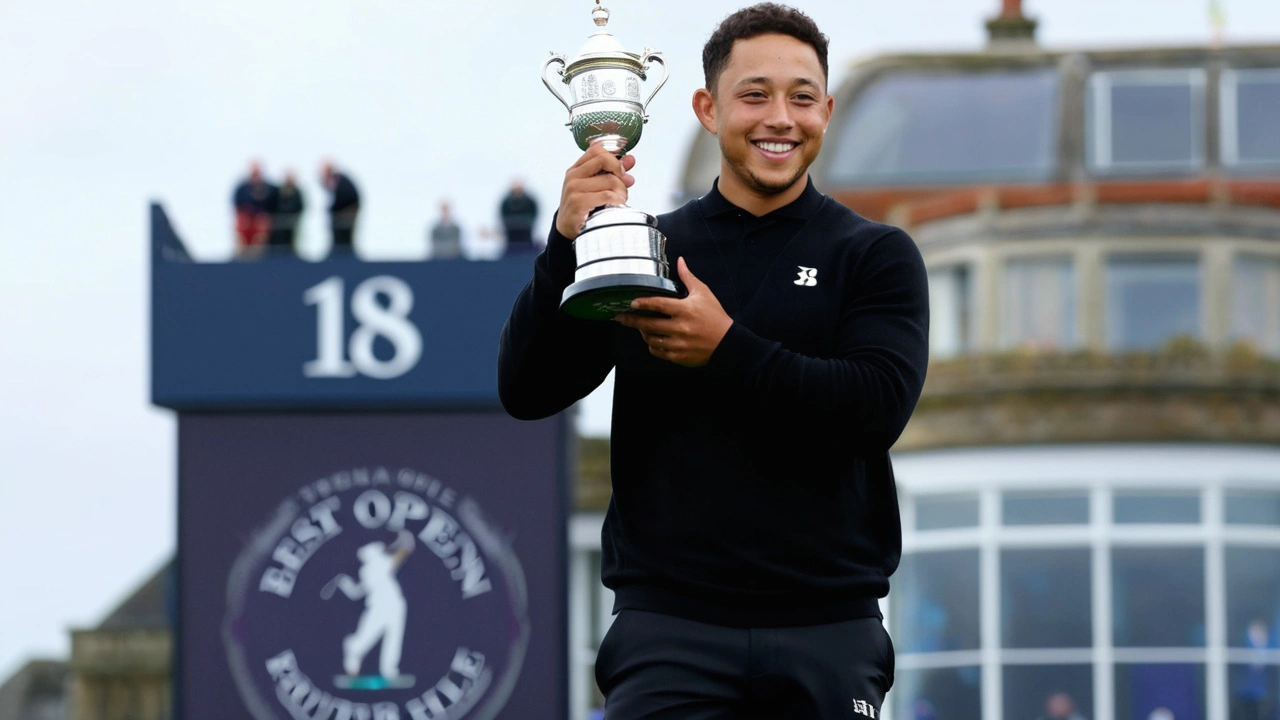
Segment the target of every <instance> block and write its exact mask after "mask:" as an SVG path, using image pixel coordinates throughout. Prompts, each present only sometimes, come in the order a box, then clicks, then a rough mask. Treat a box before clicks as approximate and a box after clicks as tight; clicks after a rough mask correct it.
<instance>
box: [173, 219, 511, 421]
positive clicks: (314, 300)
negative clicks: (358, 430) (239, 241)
mask: <svg viewBox="0 0 1280 720" xmlns="http://www.w3.org/2000/svg"><path fill="white" fill-rule="evenodd" d="M151 224H152V228H151V232H152V241H151V242H152V263H151V272H152V275H151V282H152V293H151V323H152V328H151V332H152V351H151V395H152V402H154V403H155V404H157V405H162V406H165V407H171V408H175V409H179V410H189V409H227V410H230V409H255V408H271V409H284V408H293V409H316V408H325V407H334V408H344V409H353V408H375V409H377V408H382V409H386V408H421V409H458V408H473V409H474V408H492V409H497V408H498V407H499V403H498V397H497V356H498V336H499V334H500V333H501V330H502V325H503V323H504V322H505V321H506V318H507V316H508V314H509V313H510V312H511V306H512V304H513V303H514V302H515V297H516V295H517V294H518V293H519V292H520V289H521V288H522V287H523V286H524V285H525V283H527V282H528V281H529V278H530V277H531V276H532V256H530V255H528V254H522V255H520V256H517V257H510V258H504V259H502V260H498V261H487V262H469V261H465V260H454V261H448V262H363V261H361V260H359V259H358V258H356V257H353V256H351V255H350V254H346V255H342V256H335V257H332V258H330V259H328V260H326V261H324V262H308V261H306V260H303V259H301V258H298V257H294V256H292V255H287V256H265V257H263V258H261V259H259V260H256V261H252V262H229V263H197V262H191V261H190V259H189V258H188V257H187V255H186V252H185V251H184V250H183V249H182V243H181V241H180V240H179V239H178V238H177V236H176V235H175V233H174V231H173V228H172V226H171V224H170V223H169V221H168V218H167V217H166V216H165V214H164V211H163V209H161V208H160V207H159V206H158V205H153V206H152V208H151Z"/></svg>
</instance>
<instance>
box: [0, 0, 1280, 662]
mask: <svg viewBox="0 0 1280 720" xmlns="http://www.w3.org/2000/svg"><path fill="white" fill-rule="evenodd" d="M1222 1H1223V3H1224V5H1225V7H1226V13H1227V22H1228V38H1229V40H1230V41H1232V42H1269V43H1277V44H1280V4H1278V2H1277V0H1222ZM999 4H1000V3H999V0H893V1H892V2H888V1H885V0H810V1H807V2H799V3H798V5H799V7H801V8H802V9H804V10H805V11H807V12H808V13H809V14H810V15H812V16H813V17H814V19H815V20H817V21H818V23H819V25H821V26H822V27H823V29H824V30H825V31H826V32H827V34H828V35H830V36H831V63H832V82H833V87H836V86H838V83H839V81H840V79H841V78H842V77H843V75H844V68H845V67H847V66H848V64H849V63H850V62H852V61H854V60H855V59H857V58H864V57H867V56H869V55H873V54H875V53H878V52H884V51H896V50H940V49H949V50H950V49H960V50H973V49H978V48H980V47H981V46H982V44H983V42H984V31H983V29H982V25H981V22H982V20H983V19H984V18H985V17H987V16H988V15H990V14H992V13H994V12H995V10H996V9H997V7H998V6H999ZM1208 4H1209V0H1027V1H1026V7H1027V11H1028V14H1030V15H1032V16H1034V17H1038V18H1039V19H1040V21H1041V32H1040V40H1041V42H1042V44H1044V45H1046V46H1049V47H1056V48H1064V47H1078V46H1106V45H1130V44H1160V45H1167V44H1181V43H1191V44H1203V43H1205V42H1207V40H1208V38H1209V36H1210V28H1209V21H1208V18H1209V11H1208ZM607 5H608V6H610V7H611V9H612V10H613V15H614V20H613V23H612V25H611V28H612V30H613V32H614V34H615V35H616V36H617V37H618V39H619V40H620V41H621V42H622V43H623V45H624V46H626V47H627V48H628V49H632V50H635V51H639V50H640V49H641V48H642V47H644V46H650V47H654V48H658V49H660V50H662V51H663V52H664V54H665V56H666V57H667V59H668V62H669V64H670V66H671V70H672V77H671V81H670V82H669V83H668V84H667V86H666V88H665V89H664V90H663V91H662V92H661V93H659V95H658V96H657V98H656V99H655V101H654V103H653V105H652V107H651V108H650V111H651V112H650V114H651V117H652V120H651V121H650V124H649V126H648V128H647V129H646V130H645V134H644V139H643V142H642V143H641V145H640V146H639V148H638V150H637V152H636V155H637V158H638V161H639V162H638V165H637V167H636V169H635V171H634V174H635V175H636V177H637V180H638V184H637V186H636V187H635V188H634V189H633V190H632V193H631V204H632V205H634V206H636V207H640V208H643V209H645V210H648V211H650V212H661V211H665V210H668V209H670V207H671V202H670V198H671V195H672V193H673V191H674V189H675V180H676V177H677V173H678V172H679V170H680V167H681V163H682V155H683V153H684V152H685V151H686V149H687V147H688V145H689V143H690V141H691V140H692V138H693V136H694V134H695V131H696V130H697V124H696V121H695V120H694V118H693V115H692V113H691V111H690V110H689V98H690V96H691V94H692V92H693V90H694V89H695V88H696V87H697V86H698V85H699V84H700V83H701V70H700V51H701V45H702V43H703V41H704V40H705V39H706V36H707V35H708V34H709V33H710V31H711V29H712V27H713V26H714V25H715V23H716V22H717V21H718V20H719V19H720V18H722V17H723V16H724V15H725V14H727V13H728V12H731V11H732V10H734V9H736V8H737V7H739V4H738V3H737V2H727V1H724V0H701V1H700V2H688V0H679V1H677V0H609V2H608V3H607ZM591 7H592V2H590V0H543V1H541V2H535V1H530V0H485V2H440V1H438V0H271V1H270V2H264V1H263V0H217V1H215V2H207V1H205V2H198V3H197V2H186V1H185V0H177V1H176V2H174V1H170V2H161V1H160V0H111V1H110V2H102V0H44V1H42V2H17V1H16V0H4V1H3V2H0V243H2V244H0V247H2V248H3V252H2V254H0V348H3V352H0V378H3V380H0V418H2V419H3V423H4V425H3V432H0V461H2V462H3V465H0V467H3V475H2V476H0V578H2V579H3V582H4V583H5V587H4V590H3V592H0V681H3V680H4V679H6V678H7V677H8V676H9V675H10V674H11V673H12V672H13V671H14V670H16V669H17V667H18V666H19V664H20V663H21V662H22V661H23V660H24V659H26V658H29V657H37V656H39V657H63V656H65V655H66V654H67V652H68V650H69V639H68V634H67V633H68V630H69V629H72V628H81V627H90V626H92V625H94V624H95V623H97V622H98V621H100V620H101V619H102V617H103V616H104V615H105V613H107V612H108V611H109V610H110V609H111V608H112V607H113V606H114V605H115V604H116V603H118V602H119V601H120V600H121V599H123V597H124V596H126V595H127V594H128V593H129V592H130V591H131V590H132V589H133V588H134V587H135V586H136V585H137V584H138V583H140V582H141V581H142V580H143V579H145V578H146V577H147V576H149V575H150V574H151V573H152V572H154V571H155V570H156V569H157V568H158V567H160V566H161V565H162V564H163V562H164V561H165V559H166V558H167V557H168V556H169V555H170V553H171V552H172V550H173V545H174V515H175V509H174V494H175V493H174V490H175V454H174V444H175V423H174V420H173V417H172V415H171V414H170V413H169V412H168V411H163V410H156V409H153V408H151V407H149V405H148V404H147V377H146V372H147V362H146V357H147V342H148V339H147V337H146V327H147V326H146V317H147V315H146V312H147V285H146V277H147V269H146V260H147V254H146V247H147V230H148V229H147V204H148V202H149V201H151V200H153V199H154V200H159V201H161V202H163V203H164V205H165V207H166V209H167V210H168V212H169V214H170V216H171V218H172V219H173V220H174V222H175V224H176V226H177V228H178V231H179V233H180V234H181V235H182V236H183V237H184V239H185V240H186V242H187V243H188V245H189V246H190V247H191V249H192V251H193V252H194V253H195V255H196V256H197V257H198V258H200V259H206V260H210V261H216V260H221V259H225V258H226V257H227V256H228V255H229V254H230V252H231V249H232V236H231V223H230V210H229V204H228V203H229V201H228V198H229V194H230V192H231V189H232V186H233V185H234V183H235V181H236V180H237V179H238V177H239V176H240V175H241V174H242V173H243V170H244V167H245V165H246V162H247V161H248V160H249V159H250V158H252V157H257V158H261V159H262V161H263V162H264V164H265V166H266V169H267V172H268V173H269V174H270V175H272V176H277V177H278V175H279V174H280V173H281V172H283V171H284V170H285V169H287V168H292V169H294V170H296V171H297V172H298V173H299V175H300V176H301V178H302V180H303V189H304V192H305V193H306V197H307V200H308V202H309V203H310V206H311V207H312V208H317V207H319V206H320V205H321V204H322V203H323V202H324V197H323V194H322V193H321V191H320V188H319V186H318V185H317V183H316V169H317V166H318V164H319V162H320V160H321V159H322V158H323V157H326V156H330V157H332V158H333V159H334V160H335V161H336V162H337V164H338V165H339V166H341V167H343V168H346V169H348V170H349V172H350V174H351V175H352V176H353V177H354V179H355V180H356V182H357V183H358V184H359V185H360V187H361V190H362V193H363V195H364V198H365V202H364V203H363V210H362V216H361V225H360V227H359V229H358V232H357V238H356V242H357V245H358V246H360V247H361V248H362V251H363V252H364V253H365V254H366V255H367V256H368V257H371V258H385V259H395V258H403V259H416V258H422V257H423V256H424V255H425V254H426V247H425V240H424V236H425V231H426V228H427V226H428V224H429V223H430V222H431V220H432V219H433V218H434V217H435V215H436V207H437V205H438V203H439V201H440V200H441V199H442V198H445V197H448V198H450V199H452V200H453V202H454V205H455V208H456V215H457V216H458V217H459V219H460V222H461V224H462V225H463V228H464V231H466V232H467V233H468V238H467V242H468V248H469V250H470V252H472V253H474V254H478V255H479V254H484V253H485V252H486V251H487V248H488V247H489V246H487V245H486V244H485V243H484V242H482V238H481V237H480V230H481V229H482V228H493V227H494V226H496V224H497V223H496V219H495V207H496V204H497V202H498V199H499V198H500V196H501V194H502V193H503V191H504V189H505V187H506V186H507V184H508V183H509V181H510V180H511V179H512V178H513V177H523V178H524V179H525V180H526V181H527V184H528V186H529V187H530V189H531V190H532V192H533V194H534V195H535V196H536V197H537V198H538V199H539V200H540V201H541V202H542V207H543V214H542V217H541V218H540V225H541V227H543V228H545V227H547V224H548V223H549V218H550V213H551V210H552V209H553V208H554V206H555V205H556V204H557V202H558V192H559V184H560V180H561V178H562V176H563V172H564V169H565V168H566V167H567V166H568V165H569V164H570V163H571V162H572V161H573V159H574V158H575V157H576V155H577V150H576V148H575V147H574V145H573V143H572V140H571V139H570V137H569V134H568V131H567V130H566V129H565V128H564V126H563V121H564V119H565V111H564V108H563V107H562V106H561V105H560V104H559V103H558V102H557V101H556V100H554V99H553V98H552V97H551V96H550V95H549V94H548V93H547V92H546V89H545V88H543V87H542V84H541V82H539V80H538V68H539V66H540V65H541V63H542V61H543V60H544V59H545V58H546V56H547V54H548V51H550V50H555V51H558V52H562V53H566V54H569V55H573V54H575V53H576V52H577V50H578V48H579V47H580V46H581V45H582V43H583V42H584V41H585V40H586V36H587V35H588V34H589V32H590V31H591V29H592V28H591V25H590V20H589V12H590V8H591ZM320 221H321V218H320V215H319V214H318V213H315V212H311V213H308V215H307V218H306V220H305V221H304V226H303V230H302V246H303V254H304V255H307V256H309V257H313V258H314V257H318V256H320V255H322V254H323V252H324V247H325V238H324V236H323V233H322V230H323V227H322V225H321V222H320ZM607 413H608V404H607V402H601V401H600V400H599V399H598V398H593V399H592V400H591V401H590V402H588V403H587V408H586V411H585V412H584V416H583V427H584V429H585V430H586V431H588V432H591V433H597V434H598V433H603V432H607V424H608V415H607Z"/></svg>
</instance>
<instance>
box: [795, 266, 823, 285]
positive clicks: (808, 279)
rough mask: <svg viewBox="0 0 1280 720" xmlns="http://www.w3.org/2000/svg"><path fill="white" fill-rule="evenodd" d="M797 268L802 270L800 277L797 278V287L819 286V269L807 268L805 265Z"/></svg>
mask: <svg viewBox="0 0 1280 720" xmlns="http://www.w3.org/2000/svg"><path fill="white" fill-rule="evenodd" d="M796 267H798V268H800V277H798V278H796V284H797V285H803V286H805V287H813V286H814V285H817V284H818V268H807V267H805V266H803V265H797V266H796Z"/></svg>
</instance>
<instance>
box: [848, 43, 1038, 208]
mask: <svg viewBox="0 0 1280 720" xmlns="http://www.w3.org/2000/svg"><path fill="white" fill-rule="evenodd" d="M1057 98H1058V73H1057V71H1056V70H1054V69H1052V68H1049V69H1043V70H1027V71H1019V72H986V73H968V74H958V73H954V72H947V73H935V74H926V73H911V74H906V73H895V74H889V75H886V76H884V77H882V78H880V79H878V80H876V81H875V82H873V83H872V84H871V85H870V86H868V87H867V88H866V89H865V90H863V91H862V93H861V94H860V95H859V96H858V98H857V100H856V101H855V102H854V104H853V107H852V108H850V110H849V112H848V114H847V115H846V117H847V118H848V120H847V121H846V122H844V124H843V125H842V126H841V127H840V130H839V133H840V134H839V136H838V137H839V140H838V142H837V144H836V146H835V148H834V151H835V152H834V154H833V155H832V158H831V165H830V169H829V171H828V172H829V176H830V180H831V182H834V183H837V184H845V185H857V184H881V183H890V182H891V183H899V184H911V183H928V182H963V181H974V180H1022V179H1026V180H1030V179H1046V178H1048V177H1049V176H1050V175H1051V174H1052V171H1053V167H1054V164H1055V162H1056V153H1057V109H1058V103H1057Z"/></svg>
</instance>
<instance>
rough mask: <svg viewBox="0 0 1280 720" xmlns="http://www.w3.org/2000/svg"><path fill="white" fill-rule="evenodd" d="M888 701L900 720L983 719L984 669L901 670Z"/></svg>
mask: <svg viewBox="0 0 1280 720" xmlns="http://www.w3.org/2000/svg"><path fill="white" fill-rule="evenodd" d="M889 698H890V699H891V700H892V701H893V717H894V718H899V719H900V720H974V719H975V718H980V717H982V669H981V668H978V667H955V668H938V669H931V670H899V671H898V672H897V677H895V678H894V682H893V691H892V692H890V693H889Z"/></svg>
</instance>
